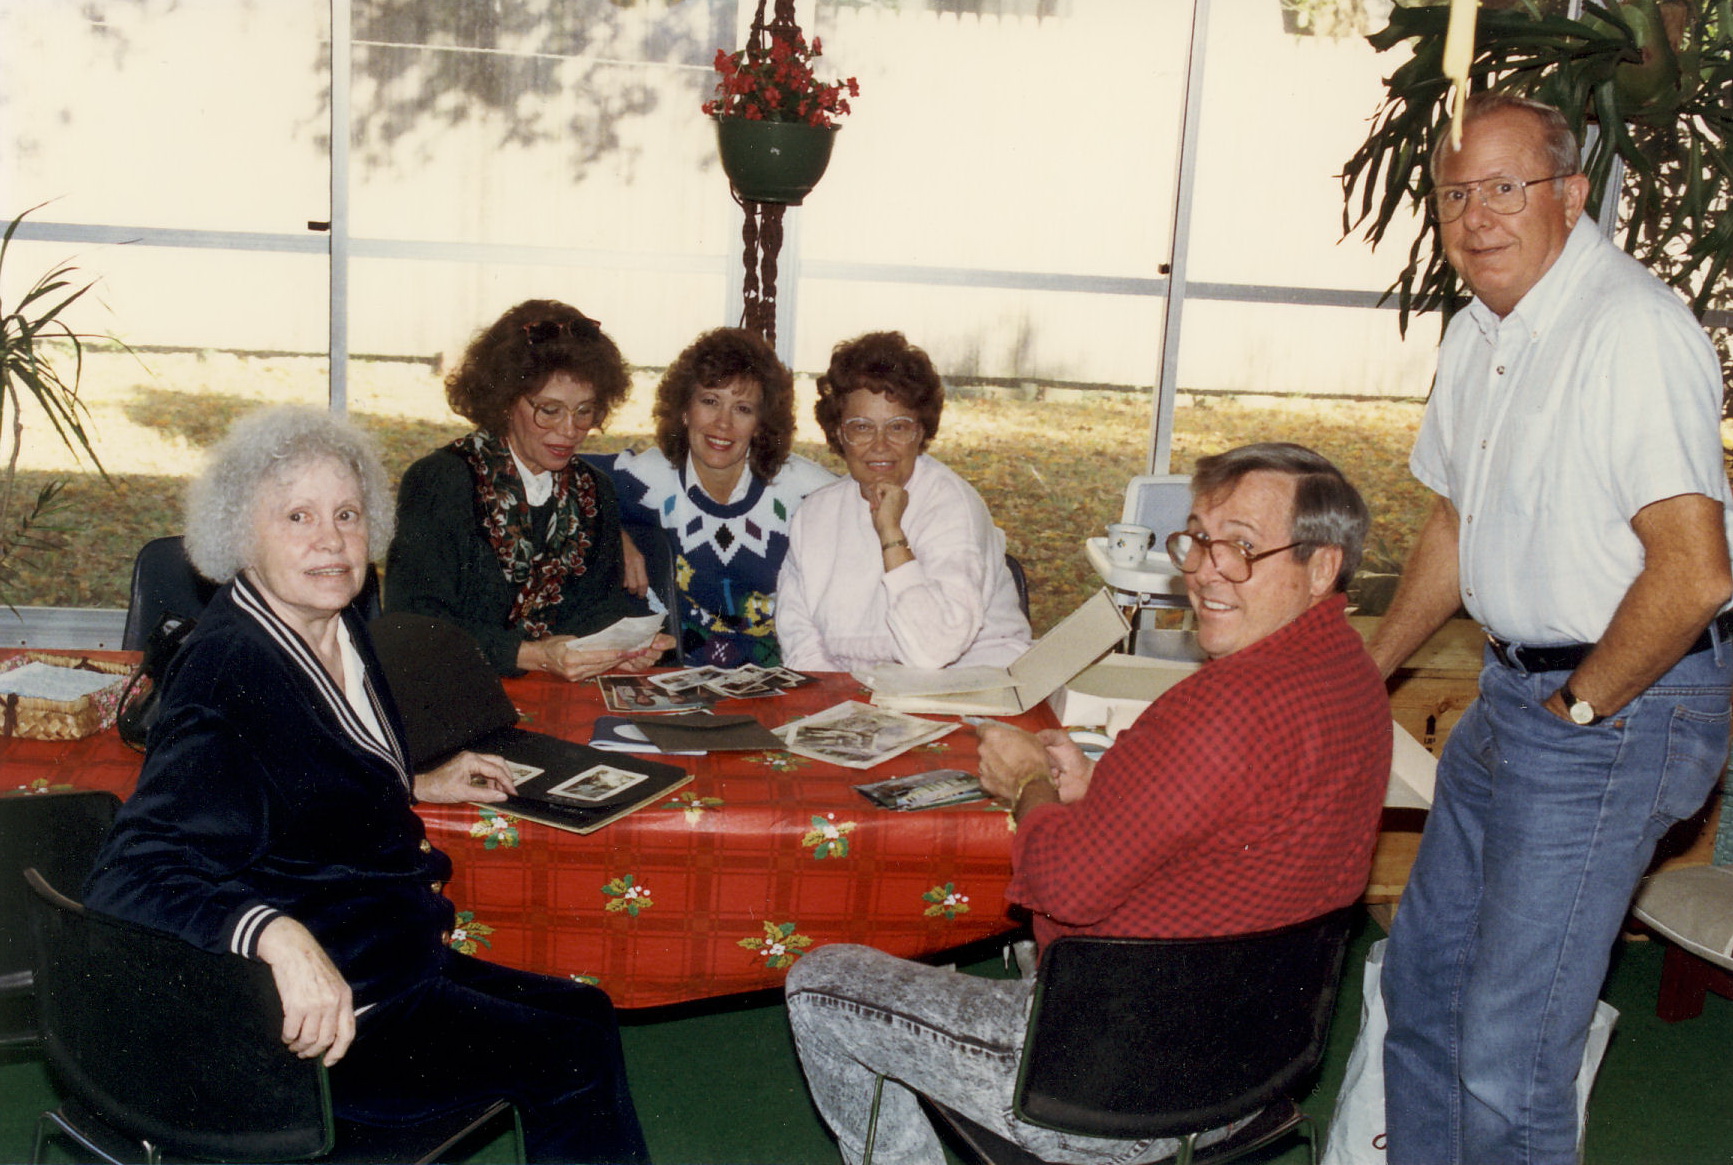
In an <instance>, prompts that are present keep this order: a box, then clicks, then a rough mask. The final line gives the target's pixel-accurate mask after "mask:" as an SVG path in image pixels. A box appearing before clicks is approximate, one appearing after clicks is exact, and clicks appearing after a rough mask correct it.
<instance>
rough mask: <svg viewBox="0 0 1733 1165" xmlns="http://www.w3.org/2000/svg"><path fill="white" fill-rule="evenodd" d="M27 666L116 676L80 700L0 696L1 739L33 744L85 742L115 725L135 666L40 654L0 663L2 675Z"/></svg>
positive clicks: (12, 695) (31, 654) (37, 652)
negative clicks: (17, 738) (25, 740)
mask: <svg viewBox="0 0 1733 1165" xmlns="http://www.w3.org/2000/svg"><path fill="white" fill-rule="evenodd" d="M27 663H45V664H48V665H50V666H52V667H71V668H79V669H81V670H83V671H95V672H103V673H105V674H107V675H112V676H113V677H114V682H113V683H111V684H109V685H107V686H106V687H103V688H101V689H100V690H98V691H95V692H92V693H90V694H89V695H88V696H80V697H79V698H78V699H76V700H39V699H35V698H33V697H30V696H19V695H17V694H15V693H14V694H10V695H5V696H0V735H4V736H24V737H28V738H30V739H32V740H81V739H83V738H84V737H86V736H90V735H92V734H94V733H97V732H101V731H102V730H103V729H104V728H108V727H109V726H111V725H112V724H113V723H114V717H115V713H116V711H117V710H118V706H119V703H120V693H121V689H122V688H124V687H126V680H127V677H128V676H130V675H131V674H132V665H131V664H129V663H117V662H111V661H108V660H101V659H86V658H85V657H83V656H81V655H49V654H46V653H44V652H39V651H27V652H25V653H23V654H22V655H16V656H13V657H12V658H11V659H7V660H0V672H8V671H11V670H12V669H13V668H19V667H23V666H24V665H25V664H27Z"/></svg>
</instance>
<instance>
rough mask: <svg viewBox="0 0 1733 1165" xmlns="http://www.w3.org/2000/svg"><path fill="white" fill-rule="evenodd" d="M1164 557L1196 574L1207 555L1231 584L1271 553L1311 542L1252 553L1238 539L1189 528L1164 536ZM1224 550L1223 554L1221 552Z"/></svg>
mask: <svg viewBox="0 0 1733 1165" xmlns="http://www.w3.org/2000/svg"><path fill="white" fill-rule="evenodd" d="M1166 545H1167V556H1168V558H1169V559H1171V560H1172V561H1173V564H1174V566H1176V567H1177V568H1179V571H1180V573H1182V574H1196V573H1197V572H1198V571H1199V570H1201V569H1203V560H1204V557H1205V556H1206V555H1207V556H1208V557H1209V560H1210V562H1211V563H1212V564H1214V566H1215V568H1216V573H1218V574H1220V575H1221V576H1222V577H1223V578H1224V579H1226V580H1227V581H1228V582H1231V583H1243V582H1245V581H1246V580H1247V579H1249V578H1251V577H1252V566H1253V565H1254V564H1255V563H1259V562H1262V561H1263V560H1264V559H1266V558H1269V557H1270V556H1271V555H1274V554H1280V553H1281V552H1282V551H1284V550H1293V549H1294V548H1295V547H1297V546H1310V545H1311V543H1310V542H1306V541H1300V542H1290V543H1288V544H1287V545H1286V546H1278V547H1276V548H1275V549H1274V550H1260V551H1258V552H1256V553H1253V552H1252V551H1250V550H1247V549H1246V548H1245V547H1244V546H1243V545H1241V544H1240V543H1238V542H1234V541H1231V540H1229V539H1226V538H1211V537H1210V536H1209V535H1208V534H1204V533H1194V532H1193V531H1191V530H1175V531H1174V532H1173V533H1172V534H1169V535H1168V536H1167V543H1166ZM1224 552H1225V553H1224Z"/></svg>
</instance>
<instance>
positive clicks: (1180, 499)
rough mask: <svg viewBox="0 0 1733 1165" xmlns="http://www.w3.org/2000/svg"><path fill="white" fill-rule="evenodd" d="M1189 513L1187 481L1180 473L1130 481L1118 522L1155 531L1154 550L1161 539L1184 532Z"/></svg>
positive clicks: (1141, 477) (1149, 475)
mask: <svg viewBox="0 0 1733 1165" xmlns="http://www.w3.org/2000/svg"><path fill="white" fill-rule="evenodd" d="M1190 513H1191V477H1190V476H1189V475H1187V474H1184V473H1154V474H1145V475H1143V476H1140V477H1134V478H1132V479H1131V481H1130V482H1128V483H1127V484H1126V487H1125V507H1124V509H1123V510H1121V511H1120V515H1119V520H1120V521H1121V522H1135V523H1136V524H1137V525H1139V526H1147V527H1149V528H1150V529H1151V530H1154V531H1155V540H1156V548H1157V550H1159V549H1160V547H1161V542H1162V539H1164V538H1166V537H1167V536H1168V535H1169V534H1171V533H1173V532H1174V531H1175V530H1183V529H1185V520H1186V517H1187V516H1188V515H1189V514H1190Z"/></svg>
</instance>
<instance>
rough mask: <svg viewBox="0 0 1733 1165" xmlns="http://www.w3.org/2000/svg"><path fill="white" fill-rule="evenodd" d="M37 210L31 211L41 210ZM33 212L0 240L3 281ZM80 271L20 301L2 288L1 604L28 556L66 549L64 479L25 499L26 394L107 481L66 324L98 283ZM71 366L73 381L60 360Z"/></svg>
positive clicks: (67, 270) (79, 356)
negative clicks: (21, 459) (15, 241)
mask: <svg viewBox="0 0 1733 1165" xmlns="http://www.w3.org/2000/svg"><path fill="white" fill-rule="evenodd" d="M39 209H41V208H40V207H32V208H31V210H39ZM28 214H30V211H29V210H27V211H25V212H24V213H23V214H20V215H19V216H18V217H17V218H15V219H13V220H12V222H11V223H10V224H9V225H8V226H7V227H6V233H5V235H4V237H3V238H0V279H3V277H4V274H5V267H6V256H7V254H8V252H9V251H10V250H11V247H12V238H13V236H14V235H15V234H17V232H18V227H19V224H21V223H22V222H23V221H24V219H25V217H26V216H27V215H28ZM76 270H77V269H76V268H74V267H69V266H66V265H64V264H62V265H58V266H55V267H54V268H52V269H51V270H49V271H47V272H46V273H44V274H43V275H41V276H40V277H39V278H37V279H36V280H35V282H33V283H32V284H31V285H30V287H29V288H28V290H26V291H25V292H24V294H23V295H22V296H20V297H19V298H18V299H17V301H16V302H8V301H7V300H6V299H5V298H4V294H3V289H4V283H3V282H0V432H4V431H5V428H6V422H7V420H8V415H7V414H8V411H10V418H9V419H10V422H11V426H10V427H11V432H10V434H9V437H10V443H9V444H7V443H6V439H5V438H4V437H0V445H4V448H5V452H6V466H5V470H4V472H3V473H0V601H4V602H6V603H7V604H8V605H10V599H9V598H8V597H7V592H8V590H9V588H10V586H11V585H12V584H13V583H14V582H15V581H16V579H17V570H18V565H19V564H20V563H21V562H22V561H23V560H24V559H25V558H26V557H28V556H29V555H31V554H33V553H37V552H42V551H51V550H57V549H60V548H61V546H62V542H61V539H60V534H59V530H60V528H59V527H58V526H56V524H55V522H56V514H57V512H58V511H59V510H60V509H61V508H62V505H63V501H62V499H61V497H60V491H61V490H62V488H63V487H64V486H65V484H66V483H65V482H64V481H50V482H48V483H47V484H45V485H43V486H42V487H41V488H40V489H39V490H37V491H36V494H35V497H34V498H30V499H26V498H23V497H20V496H18V490H17V487H18V456H19V453H20V452H21V450H22V449H23V445H24V415H23V410H22V405H23V402H24V399H25V396H26V394H28V395H29V397H30V398H31V399H33V400H34V401H35V402H36V404H37V407H38V408H39V409H40V410H41V412H42V415H43V416H44V417H45V418H46V419H47V420H48V423H49V424H50V425H52V426H53V428H54V431H55V433H56V435H58V436H59V438H60V439H61V441H63V442H64V443H65V444H66V447H67V448H68V449H70V450H71V451H72V454H73V456H74V457H80V456H87V457H89V458H90V461H91V464H92V465H95V466H96V468H97V471H98V472H100V473H102V474H103V477H104V478H105V479H106V478H107V476H108V475H107V473H106V472H105V471H104V470H103V469H102V463H101V461H99V460H98V459H97V456H96V450H95V449H93V448H92V447H91V443H90V434H89V432H88V431H87V430H86V429H85V419H86V417H87V416H88V411H87V410H86V408H85V406H84V403H83V402H82V401H80V400H79V399H78V382H79V378H80V375H81V373H82V372H83V368H84V348H83V339H84V338H83V337H81V336H80V335H79V334H78V333H77V332H75V331H73V329H72V327H71V326H70V325H69V324H68V323H67V322H66V318H65V317H66V312H67V310H68V309H69V308H71V307H72V305H73V304H75V303H77V302H78V300H79V299H81V298H83V296H84V294H85V292H87V291H89V290H90V289H91V287H93V286H94V283H93V282H92V283H84V282H81V281H80V280H77V279H75V278H74V277H73V276H74V273H75V271H76ZM63 359H64V360H69V362H70V366H71V372H70V375H68V374H67V373H65V372H63V371H62V366H61V363H60V361H61V360H63Z"/></svg>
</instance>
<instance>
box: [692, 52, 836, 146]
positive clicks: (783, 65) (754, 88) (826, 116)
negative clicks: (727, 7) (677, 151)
mask: <svg viewBox="0 0 1733 1165" xmlns="http://www.w3.org/2000/svg"><path fill="white" fill-rule="evenodd" d="M823 51H824V46H823V44H822V43H821V42H820V40H819V38H818V37H813V39H812V47H811V48H810V49H809V48H808V47H807V43H806V38H805V37H803V36H802V35H801V34H800V33H799V32H798V31H796V32H794V33H791V34H782V33H778V34H774V35H772V36H771V37H770V38H769V43H768V44H767V45H766V46H765V47H764V48H763V49H762V50H759V51H756V52H755V51H753V50H752V48H751V47H750V46H748V47H747V48H745V49H741V50H739V51H737V52H733V53H729V52H727V51H725V50H723V49H717V50H716V56H715V59H714V61H713V62H712V67H713V68H714V69H715V71H716V72H717V74H718V75H719V76H718V79H717V82H716V91H715V94H714V95H713V96H712V97H711V99H710V100H708V101H705V102H703V103H702V104H701V106H700V108H701V109H702V111H703V112H704V113H705V115H706V116H709V117H718V118H721V117H739V118H745V119H747V120H749V121H798V122H803V123H805V124H807V125H816V126H823V127H825V128H830V129H834V128H835V126H836V120H835V118H836V117H841V116H843V115H846V114H847V113H848V112H849V104H848V102H847V101H844V100H842V99H841V98H842V91H843V87H844V86H847V88H848V93H849V96H851V97H858V96H860V83H859V82H858V81H856V80H855V79H854V78H853V77H849V78H847V79H841V78H839V79H838V80H837V81H835V82H832V83H829V84H827V83H825V82H822V81H819V80H818V79H817V77H816V76H814V74H813V70H812V60H813V58H815V57H817V56H819V55H821V54H822V53H823ZM833 115H834V116H833Z"/></svg>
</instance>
